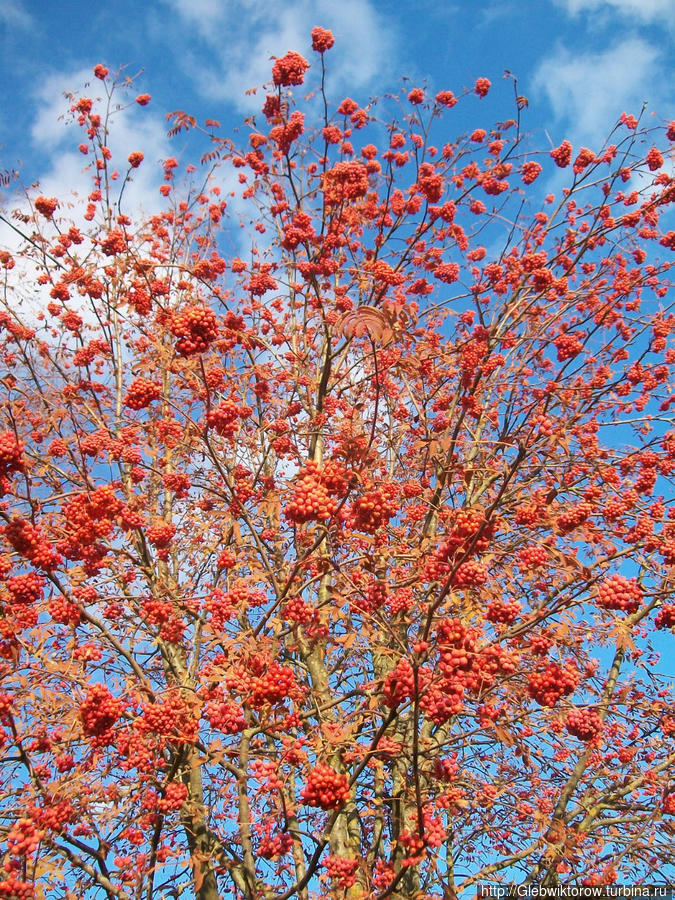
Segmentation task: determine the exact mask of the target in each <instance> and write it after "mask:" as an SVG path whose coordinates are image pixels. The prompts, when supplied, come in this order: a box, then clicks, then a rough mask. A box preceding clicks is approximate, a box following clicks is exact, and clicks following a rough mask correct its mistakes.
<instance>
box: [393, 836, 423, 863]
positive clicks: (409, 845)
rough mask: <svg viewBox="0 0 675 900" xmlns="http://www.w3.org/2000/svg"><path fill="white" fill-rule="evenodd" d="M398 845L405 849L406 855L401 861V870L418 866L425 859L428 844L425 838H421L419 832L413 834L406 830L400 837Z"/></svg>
mask: <svg viewBox="0 0 675 900" xmlns="http://www.w3.org/2000/svg"><path fill="white" fill-rule="evenodd" d="M398 845H399V847H401V848H402V849H403V853H404V856H403V859H402V860H401V868H404V869H405V868H408V867H410V866H416V865H417V864H418V863H420V862H421V861H422V860H423V859H424V851H425V850H426V843H425V841H424V838H422V837H420V836H419V834H417V832H411V831H408V829H407V828H404V829H403V830H402V831H401V832H400V834H399V836H398Z"/></svg>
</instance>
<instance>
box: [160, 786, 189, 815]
mask: <svg viewBox="0 0 675 900" xmlns="http://www.w3.org/2000/svg"><path fill="white" fill-rule="evenodd" d="M187 792H188V791H187V785H184V784H183V782H182V781H170V782H169V783H168V784H167V786H166V787H165V788H164V796H163V797H162V798H161V799H160V800H158V801H157V808H158V809H159V810H161V811H162V812H171V811H172V810H176V809H180V808H181V806H182V805H183V804H184V803H185V800H186V798H187Z"/></svg>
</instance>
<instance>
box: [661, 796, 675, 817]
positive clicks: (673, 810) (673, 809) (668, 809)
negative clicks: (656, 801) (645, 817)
mask: <svg viewBox="0 0 675 900" xmlns="http://www.w3.org/2000/svg"><path fill="white" fill-rule="evenodd" d="M661 812H662V813H663V815H664V816H675V793H672V794H668V796H667V797H665V798H664V801H663V806H662V807H661Z"/></svg>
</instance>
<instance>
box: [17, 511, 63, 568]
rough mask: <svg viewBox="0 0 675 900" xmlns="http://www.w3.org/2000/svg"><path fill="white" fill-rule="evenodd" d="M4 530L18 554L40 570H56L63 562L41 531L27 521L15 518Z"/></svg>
mask: <svg viewBox="0 0 675 900" xmlns="http://www.w3.org/2000/svg"><path fill="white" fill-rule="evenodd" d="M3 530H4V533H5V537H6V538H7V540H8V541H9V543H10V544H11V545H12V547H14V549H15V550H16V552H17V553H19V554H20V555H21V556H24V557H25V558H26V559H29V560H30V561H31V562H32V563H33V564H34V565H35V566H37V567H38V568H40V569H46V570H49V569H55V568H56V566H58V565H59V564H60V563H61V562H62V560H61V557H60V556H59V554H58V553H56V552H55V551H54V550H52V548H51V547H50V545H49V544H48V543H47V541H46V540H45V538H44V537H43V536H42V534H41V533H40V531H39V529H38V528H36V527H35V526H34V525H32V524H31V523H30V522H28V521H26V519H22V518H14V519H12V521H11V522H10V523H9V525H6V526H5V528H4V529H3Z"/></svg>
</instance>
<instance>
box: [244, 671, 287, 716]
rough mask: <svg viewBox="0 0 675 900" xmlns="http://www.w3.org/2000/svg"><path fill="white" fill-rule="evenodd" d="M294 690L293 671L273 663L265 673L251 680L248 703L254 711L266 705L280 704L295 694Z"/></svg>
mask: <svg viewBox="0 0 675 900" xmlns="http://www.w3.org/2000/svg"><path fill="white" fill-rule="evenodd" d="M295 690H296V682H295V675H294V674H293V669H291V668H290V667H289V666H280V665H279V663H277V662H273V663H272V664H271V665H270V666H269V667H268V668H267V671H265V672H263V673H261V674H260V675H259V676H257V677H256V678H254V679H253V682H252V685H251V694H250V697H249V703H250V704H251V706H252V707H253V708H254V709H261V708H262V707H263V706H265V705H266V704H268V703H269V704H271V705H274V704H275V703H280V702H281V701H282V700H285V699H286V698H287V697H289V696H290V695H291V694H293V693H295Z"/></svg>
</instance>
